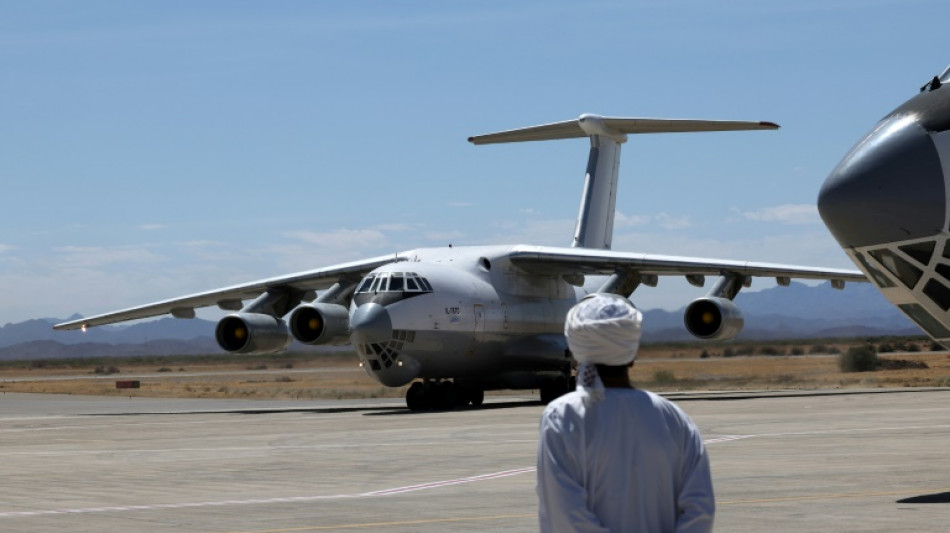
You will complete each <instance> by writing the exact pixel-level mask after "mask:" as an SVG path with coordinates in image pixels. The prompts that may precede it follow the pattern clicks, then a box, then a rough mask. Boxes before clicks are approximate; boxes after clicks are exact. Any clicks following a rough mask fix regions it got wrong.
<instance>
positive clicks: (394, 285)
mask: <svg viewBox="0 0 950 533" xmlns="http://www.w3.org/2000/svg"><path fill="white" fill-rule="evenodd" d="M402 280H403V277H402V272H396V273H394V274H393V275H392V277H391V278H389V290H391V291H401V290H402V286H403V283H402Z"/></svg>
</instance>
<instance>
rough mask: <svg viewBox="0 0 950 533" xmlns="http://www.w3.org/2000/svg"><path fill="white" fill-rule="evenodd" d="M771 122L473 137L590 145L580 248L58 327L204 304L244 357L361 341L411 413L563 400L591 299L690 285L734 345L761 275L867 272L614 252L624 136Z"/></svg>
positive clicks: (702, 310) (467, 249) (444, 258)
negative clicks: (523, 396)
mask: <svg viewBox="0 0 950 533" xmlns="http://www.w3.org/2000/svg"><path fill="white" fill-rule="evenodd" d="M776 128H778V126H777V125H775V124H772V123H768V122H739V121H706V120H667V119H635V118H608V117H601V116H596V115H582V116H581V117H580V118H577V119H574V120H568V121H564V122H558V123H554V124H546V125H542V126H535V127H530V128H522V129H516V130H510V131H504V132H499V133H493V134H488V135H481V136H476V137H472V138H470V139H469V140H470V141H471V142H472V143H474V144H477V145H480V144H489V143H503V142H519V141H537V140H551V139H567V138H576V137H579V138H583V137H588V138H589V139H590V153H589V158H588V163H587V172H586V176H585V181H584V189H583V196H582V197H581V205H580V213H579V216H578V219H577V225H576V228H575V233H574V241H573V246H572V247H564V248H559V247H545V246H526V245H508V246H464V247H463V246H455V247H453V246H447V247H444V248H421V249H417V250H410V251H406V252H399V253H394V254H392V255H385V256H380V257H375V258H372V259H366V260H362V261H355V262H351V263H345V264H339V265H334V266H330V267H326V268H320V269H317V270H311V271H308V272H301V273H296V274H290V275H286V276H280V277H275V278H270V279H264V280H260V281H255V282H251V283H247V284H242V285H237V286H233V287H226V288H222V289H217V290H212V291H208V292H203V293H199V294H193V295H189V296H184V297H180V298H174V299H171V300H165V301H161V302H156V303H152V304H148V305H143V306H139V307H133V308H130V309H125V310H121V311H115V312H111V313H106V314H101V315H96V316H91V317H88V318H82V319H79V320H74V321H70V322H65V323H62V324H58V325H56V326H54V327H55V328H56V329H79V328H82V329H85V328H87V327H90V326H97V325H101V324H109V323H113V322H120V321H125V320H134V319H140V318H145V317H150V316H156V315H161V314H171V315H172V316H174V317H178V318H192V317H194V316H195V309H196V308H199V307H209V306H217V307H219V308H221V309H224V310H229V311H234V313H232V314H229V315H227V316H225V317H224V318H222V319H221V320H220V322H219V323H218V325H217V327H216V330H215V337H216V339H217V341H218V344H219V345H220V346H221V347H222V348H223V349H224V350H226V351H228V352H231V353H234V354H268V353H276V352H279V351H281V350H283V349H285V348H286V347H287V346H288V344H289V343H290V342H291V340H292V339H296V340H298V341H300V342H302V343H304V344H310V345H319V344H323V345H342V344H352V345H353V347H354V349H355V351H356V353H357V355H358V357H359V363H360V365H361V366H362V367H363V368H364V369H365V370H366V372H367V373H368V374H369V375H370V376H372V377H373V378H374V379H376V380H378V381H379V382H380V383H382V384H383V385H386V386H389V387H399V386H403V385H406V384H408V383H411V382H413V381H415V383H413V384H412V385H411V387H410V388H409V389H408V391H407V394H406V403H407V405H408V407H409V408H410V409H413V410H418V409H429V408H450V407H452V406H454V405H465V404H472V405H476V406H477V405H480V404H481V403H482V401H483V400H484V392H485V391H486V390H494V389H503V388H507V389H539V390H540V393H541V399H542V401H545V402H547V401H550V400H552V399H553V398H556V397H557V396H559V395H561V394H563V393H564V392H566V391H567V390H568V388H569V386H570V383H571V381H572V379H573V378H572V372H573V370H572V363H571V357H570V353H569V352H568V349H567V343H566V341H565V339H564V335H563V329H564V317H565V315H566V313H567V311H568V309H570V307H571V306H572V305H574V304H575V303H576V302H577V301H578V299H580V298H582V297H584V296H585V295H587V294H589V293H592V292H610V293H616V294H621V295H624V296H627V297H630V296H631V295H632V294H633V292H634V290H635V289H636V288H637V287H638V286H639V285H641V284H643V285H647V286H656V284H657V280H658V278H659V276H685V278H686V279H687V280H688V281H689V282H690V283H691V284H693V285H697V286H702V285H704V283H705V277H706V276H715V277H716V281H715V282H714V283H713V284H712V288H711V290H710V291H709V293H708V295H706V296H705V297H702V298H698V299H696V300H695V301H693V302H692V303H690V304H689V306H688V307H687V308H686V312H685V315H684V322H685V325H686V328H687V329H688V330H689V332H690V333H691V334H693V335H694V336H696V337H697V338H700V339H730V338H732V337H734V336H735V335H736V334H738V333H739V331H740V330H741V329H742V325H743V319H742V315H741V313H740V311H739V309H738V307H736V305H735V303H733V298H735V296H736V294H738V292H739V290H740V289H741V288H743V287H748V286H749V285H750V283H751V280H752V278H753V277H755V276H765V277H774V278H775V279H776V280H777V281H778V283H779V284H780V285H788V284H789V282H790V279H791V278H808V279H828V280H831V282H832V285H833V286H835V287H837V288H842V287H844V283H845V282H846V281H865V277H864V275H863V274H862V273H861V272H858V271H850V270H839V269H828V268H813V267H801V266H794V265H780V264H770V263H754V262H747V261H728V260H718V259H708V258H702V257H676V256H664V255H651V254H644V253H634V252H618V251H612V250H611V249H610V248H611V239H612V236H613V225H614V213H615V203H616V192H617V180H618V172H619V165H620V147H621V145H622V144H623V143H624V142H625V141H626V140H627V134H639V133H661V132H690V131H692V132H700V131H729V130H750V129H751V130H757V129H764V130H768V129H776Z"/></svg>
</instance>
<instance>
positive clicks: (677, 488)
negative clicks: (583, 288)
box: [537, 294, 715, 533]
mask: <svg viewBox="0 0 950 533" xmlns="http://www.w3.org/2000/svg"><path fill="white" fill-rule="evenodd" d="M641 321H642V315H641V314H640V312H639V311H638V310H637V309H636V308H635V307H634V306H633V304H631V303H630V301H629V300H627V299H626V298H623V297H622V296H617V295H612V294H595V295H591V296H588V297H587V298H584V299H583V300H581V301H580V302H579V303H578V304H577V305H576V306H574V307H573V308H572V309H571V311H570V312H569V313H568V315H567V321H566V323H565V327H564V334H565V335H566V336H567V342H568V346H569V347H570V349H571V353H572V354H573V355H574V358H575V359H577V361H578V362H579V363H580V366H579V367H578V384H577V390H576V391H574V392H572V393H569V394H566V395H564V396H562V397H560V398H558V399H556V400H554V401H553V402H551V403H550V404H549V405H548V406H547V408H546V409H545V411H544V414H543V415H542V417H541V434H540V441H539V445H538V471H537V476H538V480H537V492H538V498H539V509H538V510H539V518H540V523H541V531H542V532H549V531H551V532H560V531H577V532H594V531H597V532H607V531H642V532H649V533H659V532H673V531H675V532H700V531H703V532H705V531H711V530H712V526H713V516H714V513H715V497H714V495H713V486H712V476H711V473H710V470H709V457H708V456H707V455H706V449H705V446H704V445H703V440H702V437H701V436H700V434H699V429H698V428H697V427H696V425H695V424H694V423H693V421H692V420H691V419H690V418H689V417H688V416H687V415H686V414H685V413H684V412H683V411H681V410H680V409H679V408H678V407H677V406H676V405H674V404H673V403H671V402H669V401H667V400H666V399H664V398H661V397H660V396H657V395H656V394H653V393H651V392H648V391H644V390H638V389H634V388H633V387H632V386H631V385H630V380H629V378H628V375H627V371H628V369H629V367H630V366H632V365H633V360H634V358H635V357H636V353H637V349H638V348H639V344H640V325H641Z"/></svg>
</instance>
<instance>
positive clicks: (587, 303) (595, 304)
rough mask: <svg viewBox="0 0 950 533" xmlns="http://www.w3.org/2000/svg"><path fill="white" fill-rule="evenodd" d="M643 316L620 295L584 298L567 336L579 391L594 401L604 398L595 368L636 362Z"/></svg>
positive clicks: (569, 316)
mask: <svg viewBox="0 0 950 533" xmlns="http://www.w3.org/2000/svg"><path fill="white" fill-rule="evenodd" d="M642 322H643V315H642V314H641V313H640V311H638V310H637V308H636V307H634V306H633V304H632V303H630V300H628V299H626V298H624V297H623V296H619V295H616V294H606V293H597V294H591V295H589V296H586V297H584V298H583V299H582V300H581V301H580V302H578V303H577V305H575V306H574V307H572V308H571V310H570V311H568V312H567V320H565V322H564V336H565V337H567V346H568V348H570V350H571V353H572V354H573V355H574V359H576V360H577V362H578V363H580V366H579V367H578V369H577V389H578V390H580V391H583V392H586V393H587V394H588V396H589V397H590V398H591V399H592V400H593V401H599V400H600V399H602V398H603V391H604V385H603V383H602V382H601V381H600V376H599V375H598V374H597V368H596V367H595V366H594V365H609V366H624V365H628V364H630V363H631V362H633V360H634V358H636V356H637V349H639V347H640V333H641V324H642Z"/></svg>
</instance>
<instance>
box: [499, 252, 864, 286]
mask: <svg viewBox="0 0 950 533" xmlns="http://www.w3.org/2000/svg"><path fill="white" fill-rule="evenodd" d="M511 260H512V262H514V263H515V264H517V265H519V266H521V267H523V268H528V269H531V268H538V269H542V270H550V269H552V268H555V269H562V268H563V269H570V270H572V271H578V270H580V271H582V272H585V273H589V274H612V273H614V272H615V271H617V270H618V269H628V270H635V271H637V272H638V273H640V274H646V275H655V276H675V275H679V276H694V275H701V276H718V275H721V274H723V273H735V274H742V275H746V276H755V277H774V278H776V279H778V278H798V279H822V280H832V281H836V280H837V281H841V282H844V281H855V282H864V281H867V278H866V277H865V275H864V273H862V272H860V271H858V270H845V269H837V268H821V267H809V266H799V265H785V264H778V263H760V262H753V261H731V260H723V259H710V258H705V257H684V256H673V255H654V254H642V253H630V252H616V251H611V250H589V249H581V248H557V247H546V246H518V247H516V248H515V249H514V250H513V251H512V254H511Z"/></svg>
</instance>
